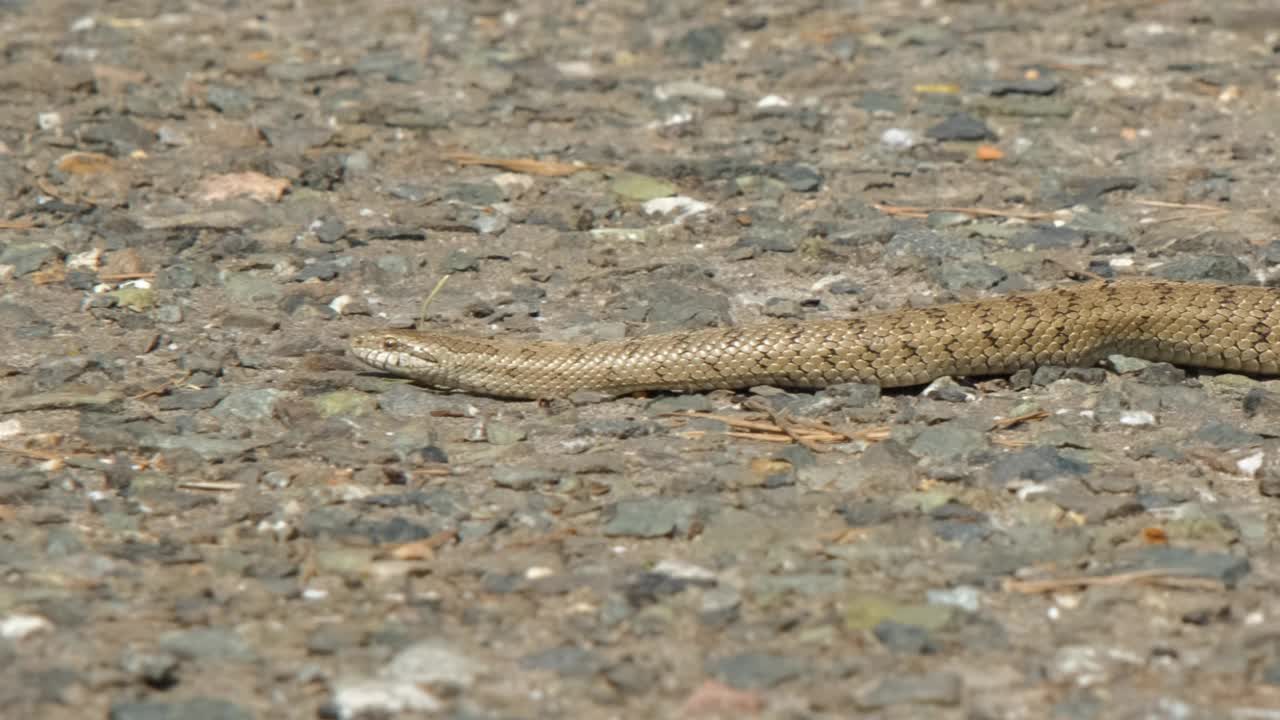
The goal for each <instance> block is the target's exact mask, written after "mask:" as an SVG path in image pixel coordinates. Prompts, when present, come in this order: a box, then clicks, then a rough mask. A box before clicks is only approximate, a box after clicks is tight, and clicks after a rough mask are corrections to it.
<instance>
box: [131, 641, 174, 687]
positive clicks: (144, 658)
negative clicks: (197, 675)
mask: <svg viewBox="0 0 1280 720" xmlns="http://www.w3.org/2000/svg"><path fill="white" fill-rule="evenodd" d="M120 669H121V670H124V671H125V672H127V673H129V674H130V675H133V676H136V677H138V678H139V679H141V680H142V681H143V682H145V683H146V684H147V685H150V686H152V687H155V688H168V687H170V686H172V685H174V684H176V683H177V682H178V657H177V656H176V655H174V654H173V653H168V652H158V651H144V650H138V649H135V648H130V649H126V650H125V651H124V652H123V654H121V656H120Z"/></svg>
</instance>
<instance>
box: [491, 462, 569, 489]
mask: <svg viewBox="0 0 1280 720" xmlns="http://www.w3.org/2000/svg"><path fill="white" fill-rule="evenodd" d="M560 478H561V474H560V473H558V472H555V471H553V470H548V469H545V468H536V467H528V466H526V465H504V466H501V467H497V468H494V470H493V484H494V485H497V486H498V487H504V488H507V489H509V490H521V491H524V490H530V489H532V488H534V487H537V486H540V485H541V486H550V485H554V484H556V483H557V482H559V480H560Z"/></svg>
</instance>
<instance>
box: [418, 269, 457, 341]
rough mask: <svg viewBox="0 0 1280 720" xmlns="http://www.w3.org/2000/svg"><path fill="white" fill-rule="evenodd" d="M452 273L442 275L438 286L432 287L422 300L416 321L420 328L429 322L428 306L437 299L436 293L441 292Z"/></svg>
mask: <svg viewBox="0 0 1280 720" xmlns="http://www.w3.org/2000/svg"><path fill="white" fill-rule="evenodd" d="M451 274H452V273H450V274H446V275H444V276H442V277H441V278H440V281H439V282H437V283H436V286H435V287H433V288H431V292H430V293H428V294H427V298H426V299H425V300H423V301H422V307H421V308H419V310H418V321H417V322H416V323H414V325H415V326H416V327H417V328H418V329H419V330H421V329H422V326H423V325H425V324H426V322H427V306H428V305H430V304H431V301H432V300H434V299H435V297H436V293H438V292H440V289H441V288H443V287H444V284H445V283H446V282H447V281H448V280H449V276H450V275H451Z"/></svg>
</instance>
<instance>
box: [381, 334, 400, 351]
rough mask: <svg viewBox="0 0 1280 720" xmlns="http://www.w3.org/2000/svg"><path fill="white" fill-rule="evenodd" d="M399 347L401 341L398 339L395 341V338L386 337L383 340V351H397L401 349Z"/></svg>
mask: <svg viewBox="0 0 1280 720" xmlns="http://www.w3.org/2000/svg"><path fill="white" fill-rule="evenodd" d="M399 347H400V341H399V340H397V339H395V338H393V337H384V338H382V349H383V350H395V349H397V348H399Z"/></svg>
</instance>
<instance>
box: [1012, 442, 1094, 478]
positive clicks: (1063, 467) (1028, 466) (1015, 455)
mask: <svg viewBox="0 0 1280 720" xmlns="http://www.w3.org/2000/svg"><path fill="white" fill-rule="evenodd" d="M1090 470H1092V468H1091V467H1090V466H1089V464H1088V463H1085V462H1080V461H1079V460H1072V459H1071V458H1067V457H1064V456H1063V455H1062V453H1061V452H1059V451H1058V449H1057V448H1054V447H1050V446H1047V445H1036V446H1032V447H1028V448H1023V449H1021V450H1018V451H1016V452H1012V453H1006V454H1004V455H1001V456H1000V457H998V458H997V459H996V460H995V462H994V463H992V465H991V479H992V480H994V481H995V482H996V483H999V484H1001V485H1007V484H1009V483H1011V482H1014V481H1016V480H1027V481H1030V482H1047V481H1050V480H1055V479H1058V478H1062V477H1069V476H1078V475H1087V474H1088V473H1089V472H1090Z"/></svg>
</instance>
